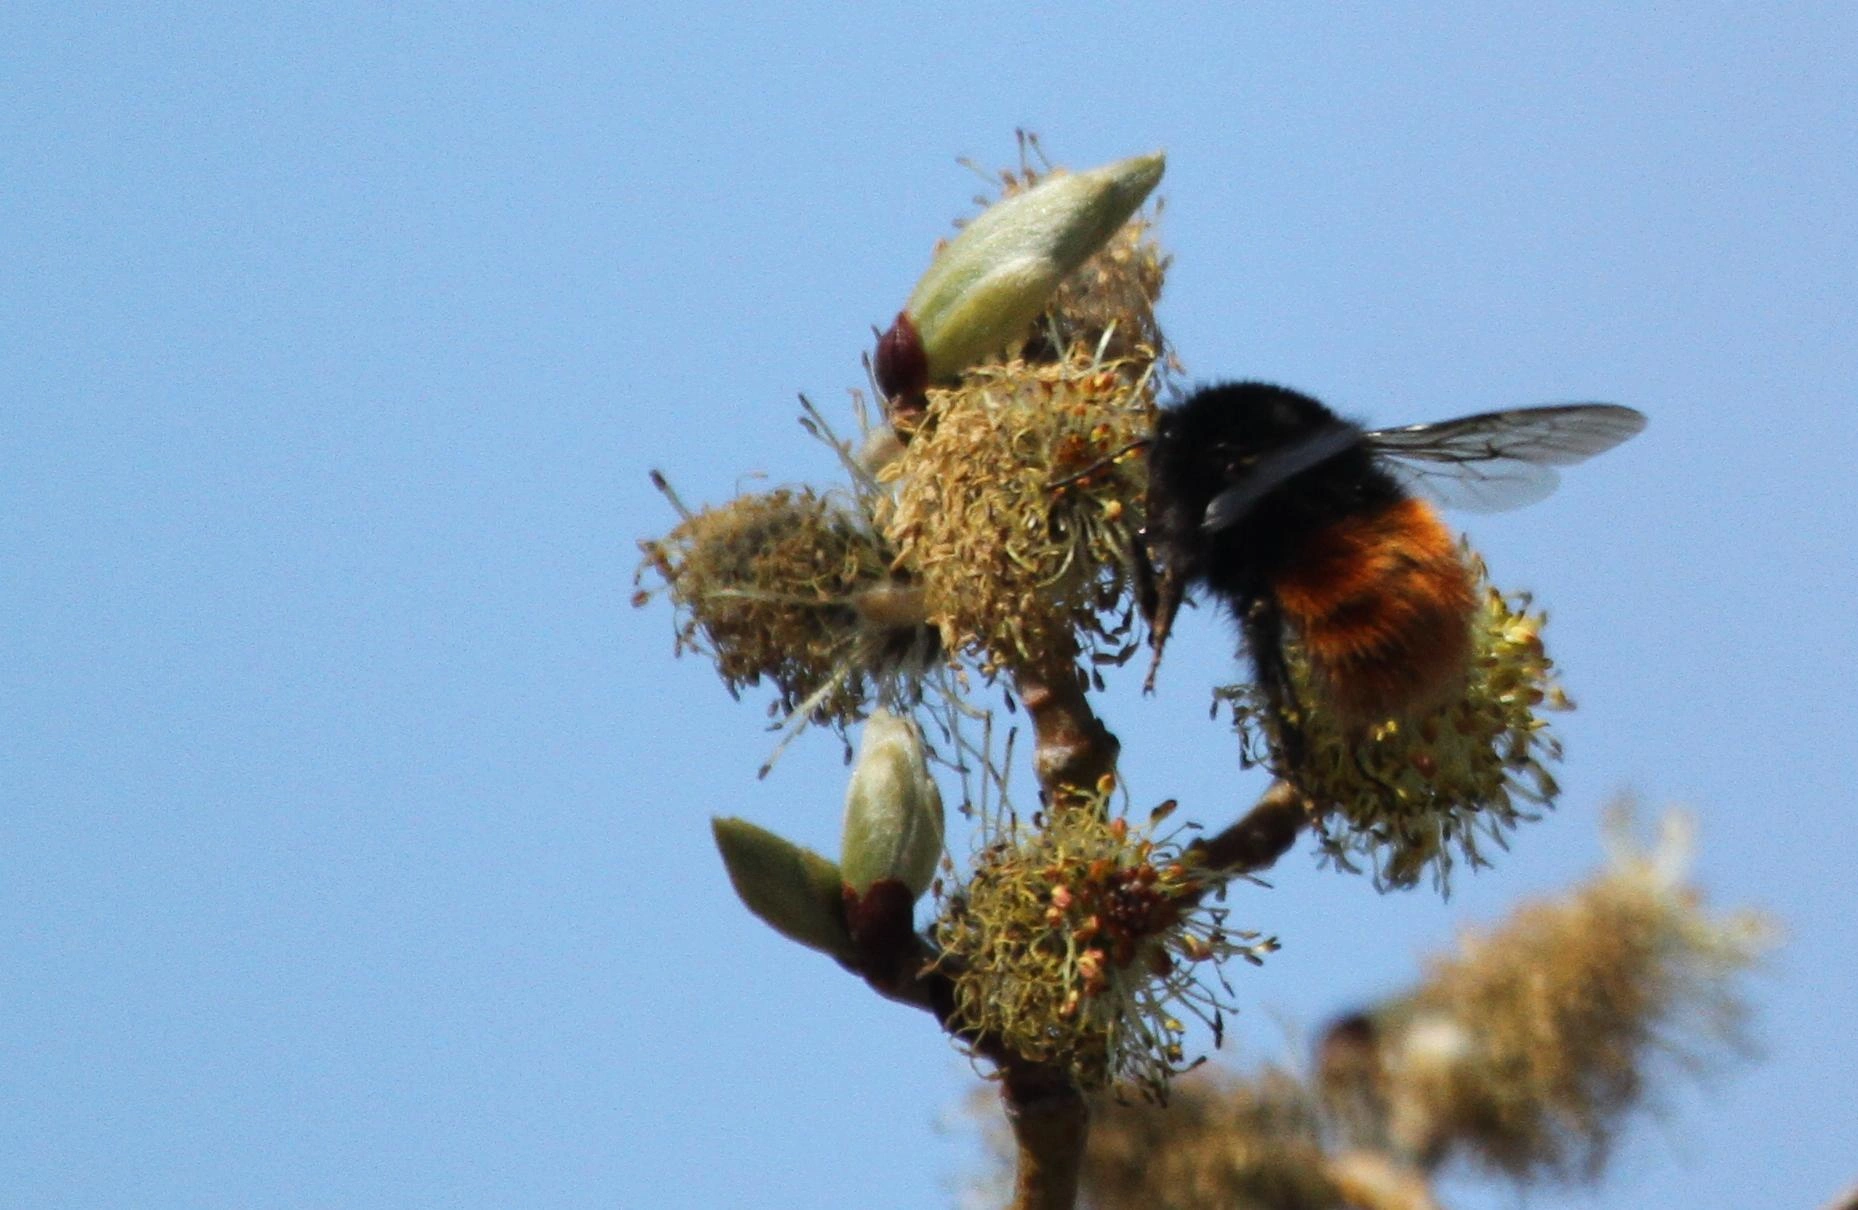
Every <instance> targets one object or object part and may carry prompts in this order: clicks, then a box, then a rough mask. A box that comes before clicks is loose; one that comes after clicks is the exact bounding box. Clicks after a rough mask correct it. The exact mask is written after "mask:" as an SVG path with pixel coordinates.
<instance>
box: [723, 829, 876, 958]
mask: <svg viewBox="0 0 1858 1210" xmlns="http://www.w3.org/2000/svg"><path fill="white" fill-rule="evenodd" d="M710 831H711V832H712V833H713V834H714V835H715V837H716V848H717V850H718V851H719V852H721V853H722V855H723V865H724V867H726V868H727V869H728V871H729V881H730V883H731V884H733V885H734V887H735V893H736V895H737V896H738V897H740V898H741V900H742V902H743V904H744V905H746V906H747V908H748V910H749V911H751V912H753V913H755V915H757V916H759V917H761V918H762V920H763V921H765V922H766V923H767V924H768V925H769V926H770V927H771V928H773V929H774V931H775V932H777V933H779V934H781V935H782V936H783V937H787V938H790V939H791V940H794V941H798V942H799V943H800V944H801V945H804V946H807V947H808V948H810V949H816V950H818V951H820V952H821V953H823V954H830V955H832V956H833V957H834V958H837V959H839V960H840V961H841V962H847V963H849V962H851V961H853V960H854V958H855V951H854V950H853V947H852V940H851V934H850V933H848V932H847V931H846V927H845V900H844V888H843V883H844V879H843V878H842V877H841V876H840V874H839V867H838V866H836V865H834V864H833V863H832V862H830V861H828V860H826V859H825V858H824V857H821V856H820V855H819V854H818V853H815V852H813V851H812V850H810V849H803V848H801V847H800V846H799V845H797V844H794V843H793V842H792V841H789V840H785V839H783V838H781V837H779V836H776V835H775V834H774V833H772V832H770V831H768V830H767V829H766V828H758V827H756V826H755V825H754V824H752V823H749V822H748V821H747V820H745V819H734V818H723V817H715V818H712V819H711V820H710Z"/></svg>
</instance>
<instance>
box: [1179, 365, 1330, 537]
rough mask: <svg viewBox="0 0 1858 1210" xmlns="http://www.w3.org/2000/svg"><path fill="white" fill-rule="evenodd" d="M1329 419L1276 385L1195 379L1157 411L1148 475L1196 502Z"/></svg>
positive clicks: (1321, 408) (1318, 406)
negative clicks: (1198, 382) (1190, 389)
mask: <svg viewBox="0 0 1858 1210" xmlns="http://www.w3.org/2000/svg"><path fill="white" fill-rule="evenodd" d="M1335 423H1336V415H1335V413H1334V412H1332V411H1330V410H1329V409H1328V408H1327V407H1325V406H1323V405H1322V404H1321V403H1319V402H1317V401H1316V400H1314V399H1312V398H1310V397H1309V396H1308V395H1303V394H1300V393H1298V392H1296V391H1292V390H1288V389H1286V388H1284V387H1279V386H1272V385H1270V384H1269V383H1263V382H1228V383H1221V384H1219V385H1216V386H1209V387H1201V388H1200V389H1199V390H1197V391H1195V392H1194V393H1193V394H1191V395H1189V396H1188V397H1187V398H1186V399H1184V400H1182V401H1181V402H1180V403H1178V404H1176V405H1175V406H1173V407H1171V408H1168V409H1167V410H1166V411H1164V412H1162V414H1161V418H1160V420H1159V421H1158V422H1157V424H1156V426H1155V444H1154V447H1153V448H1152V449H1151V450H1150V451H1149V465H1150V468H1151V470H1150V475H1151V477H1158V478H1160V479H1161V480H1163V481H1164V482H1166V483H1167V484H1168V485H1169V486H1170V488H1171V489H1172V490H1174V491H1176V492H1179V493H1181V494H1183V495H1185V496H1187V497H1189V498H1196V499H1198V500H1199V502H1200V504H1201V505H1202V506H1204V504H1205V502H1206V501H1208V500H1211V499H1212V498H1213V496H1215V495H1217V494H1218V493H1219V492H1220V491H1222V490H1224V489H1225V488H1226V487H1228V486H1230V485H1231V484H1232V483H1234V482H1236V481H1238V480H1240V479H1242V478H1243V477H1244V476H1245V475H1246V473H1247V472H1248V471H1249V470H1251V468H1252V467H1253V466H1255V465H1256V464H1257V463H1258V462H1259V460H1260V459H1262V458H1263V457H1265V456H1266V455H1268V454H1271V453H1273V452H1275V451H1278V450H1281V449H1284V448H1285V447H1286V446H1289V445H1292V444H1294V443H1296V442H1298V441H1300V440H1302V439H1305V438H1307V437H1309V436H1310V435H1311V434H1312V433H1315V432H1317V431H1318V430H1321V429H1324V428H1328V427H1330V426H1333V425H1334V424H1335Z"/></svg>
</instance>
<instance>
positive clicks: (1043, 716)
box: [1014, 652, 1122, 800]
mask: <svg viewBox="0 0 1858 1210" xmlns="http://www.w3.org/2000/svg"><path fill="white" fill-rule="evenodd" d="M1072 655H1073V653H1070V652H1067V653H1066V654H1065V656H1064V657H1063V658H1062V659H1054V660H1049V661H1047V662H1046V663H1045V664H1044V665H1042V666H1041V667H1038V668H1021V669H1020V670H1018V672H1017V673H1015V675H1014V685H1015V688H1016V689H1017V690H1018V691H1019V700H1020V702H1021V703H1023V704H1024V705H1025V707H1026V713H1027V714H1028V715H1030V716H1031V718H1032V734H1033V740H1034V748H1033V752H1032V769H1033V772H1034V773H1035V774H1036V775H1037V777H1038V779H1039V786H1040V788H1041V789H1043V790H1044V791H1045V796H1046V798H1047V799H1048V800H1055V799H1056V797H1057V796H1058V795H1059V794H1060V793H1061V792H1062V791H1065V790H1070V791H1074V792H1075V791H1081V792H1083V793H1085V794H1089V793H1092V792H1094V791H1095V790H1096V788H1097V784H1098V783H1099V782H1100V781H1101V780H1102V779H1103V778H1104V777H1105V776H1106V775H1109V774H1113V773H1115V772H1116V756H1117V753H1118V752H1120V751H1121V750H1122V745H1121V744H1120V743H1118V742H1117V740H1116V737H1115V736H1114V735H1111V734H1110V729H1109V728H1108V727H1105V726H1104V725H1103V722H1102V720H1101V719H1099V718H1098V717H1097V716H1096V714H1095V713H1093V712H1092V711H1091V709H1090V702H1089V700H1088V699H1087V698H1086V697H1085V695H1084V684H1085V682H1084V678H1083V676H1082V675H1081V674H1080V673H1079V672H1078V670H1077V664H1076V663H1075V661H1074V659H1073V658H1072Z"/></svg>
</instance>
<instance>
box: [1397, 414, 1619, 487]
mask: <svg viewBox="0 0 1858 1210" xmlns="http://www.w3.org/2000/svg"><path fill="white" fill-rule="evenodd" d="M1644 427H1645V417H1644V415H1643V414H1641V413H1639V412H1637V411H1634V410H1633V409H1632V408H1627V407H1620V406H1619V405H1618V404H1612V403H1564V404H1556V405H1552V406H1550V407H1541V408H1517V409H1514V410H1512V411H1507V412H1483V413H1480V414H1478V415H1476V416H1464V417H1461V418H1459V419H1457V420H1444V421H1440V422H1439V423H1437V424H1409V425H1406V426H1405V427H1404V428H1397V429H1376V430H1374V431H1372V432H1369V433H1367V434H1365V437H1364V439H1365V440H1366V441H1367V443H1368V447H1369V448H1370V449H1371V450H1373V451H1374V452H1375V453H1376V454H1378V455H1379V456H1380V458H1381V464H1382V465H1383V466H1385V467H1386V468H1387V470H1388V471H1389V472H1391V473H1392V474H1393V475H1394V476H1395V477H1396V478H1397V479H1399V480H1400V481H1401V482H1402V483H1403V484H1404V485H1405V486H1407V487H1409V488H1412V489H1413V490H1415V491H1418V492H1422V493H1424V494H1425V495H1428V496H1431V497H1433V498H1434V499H1436V500H1438V501H1439V502H1440V503H1442V504H1445V505H1447V506H1449V507H1452V508H1461V509H1464V510H1466V511H1469V512H1501V511H1503V510H1504V509H1509V508H1518V507H1520V506H1522V505H1524V504H1533V503H1534V502H1535V501H1537V500H1540V499H1541V498H1542V497H1544V496H1546V495H1548V493H1550V492H1552V491H1554V490H1555V484H1556V483H1558V482H1560V480H1561V476H1559V475H1558V474H1556V473H1555V470H1554V468H1555V467H1558V466H1572V465H1574V464H1575V463H1577V462H1584V461H1586V460H1587V459H1589V458H1591V457H1593V456H1594V455H1595V454H1599V453H1603V452H1605V451H1607V450H1610V449H1612V448H1613V447H1614V446H1616V445H1618V444H1619V443H1620V442H1622V441H1624V440H1625V439H1626V438H1628V437H1630V436H1632V435H1633V434H1634V433H1637V432H1638V431H1639V430H1641V429H1643V428H1644Z"/></svg>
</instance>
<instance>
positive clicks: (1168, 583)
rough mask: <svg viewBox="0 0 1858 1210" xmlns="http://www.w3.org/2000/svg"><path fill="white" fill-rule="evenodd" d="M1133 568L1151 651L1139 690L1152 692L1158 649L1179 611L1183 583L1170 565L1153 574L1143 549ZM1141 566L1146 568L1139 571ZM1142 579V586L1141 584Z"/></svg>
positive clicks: (1184, 592)
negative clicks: (1146, 671)
mask: <svg viewBox="0 0 1858 1210" xmlns="http://www.w3.org/2000/svg"><path fill="white" fill-rule="evenodd" d="M1136 567H1137V568H1138V570H1137V572H1136V597H1137V600H1138V601H1139V602H1141V604H1142V613H1143V616H1145V617H1146V618H1147V619H1148V645H1149V646H1150V647H1151V648H1153V649H1154V652H1155V657H1154V659H1153V660H1151V661H1150V662H1149V665H1148V678H1147V679H1146V680H1144V681H1143V682H1142V692H1143V693H1153V692H1154V691H1155V674H1156V673H1158V672H1160V671H1161V650H1162V648H1164V647H1166V646H1167V645H1168V633H1169V632H1170V631H1172V630H1173V629H1174V615H1175V614H1176V613H1178V612H1180V608H1181V598H1182V597H1183V596H1184V595H1186V586H1185V585H1184V584H1183V583H1182V582H1181V574H1180V572H1179V570H1178V569H1176V568H1174V567H1171V566H1170V567H1165V568H1163V569H1162V571H1161V574H1160V575H1159V576H1157V575H1156V574H1155V568H1154V565H1153V564H1152V563H1149V561H1148V555H1147V554H1146V552H1144V553H1142V554H1141V555H1139V556H1138V557H1137V560H1136ZM1143 567H1146V568H1147V570H1146V571H1142V570H1139V569H1141V568H1143ZM1145 579H1146V581H1147V584H1146V587H1145V586H1144V584H1143V581H1144V580H1145Z"/></svg>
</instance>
